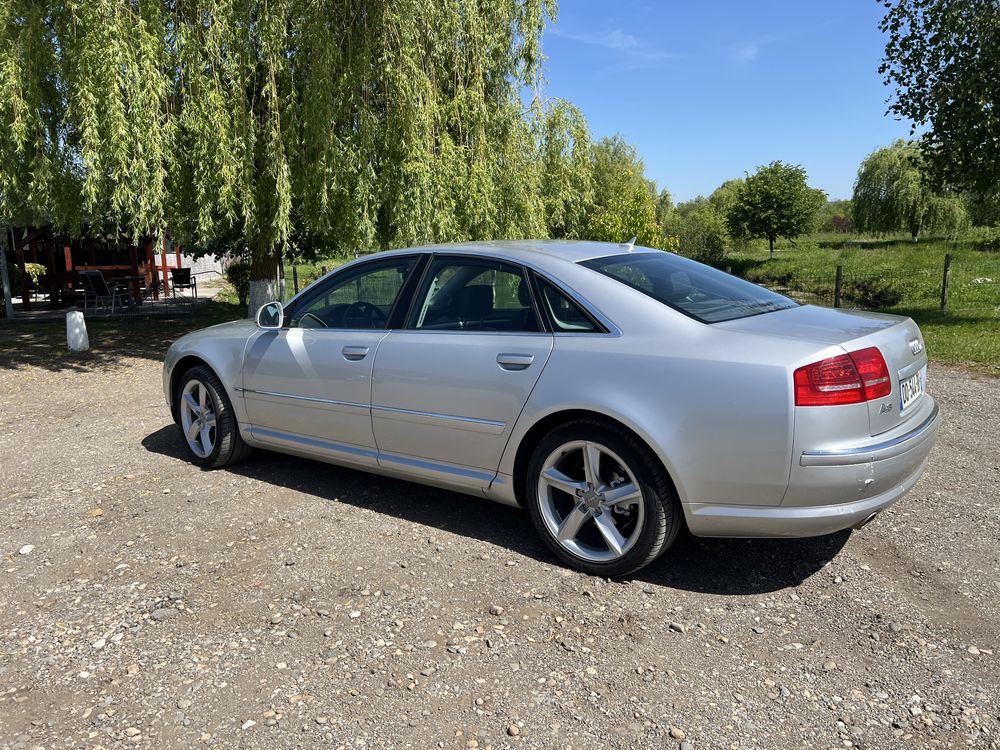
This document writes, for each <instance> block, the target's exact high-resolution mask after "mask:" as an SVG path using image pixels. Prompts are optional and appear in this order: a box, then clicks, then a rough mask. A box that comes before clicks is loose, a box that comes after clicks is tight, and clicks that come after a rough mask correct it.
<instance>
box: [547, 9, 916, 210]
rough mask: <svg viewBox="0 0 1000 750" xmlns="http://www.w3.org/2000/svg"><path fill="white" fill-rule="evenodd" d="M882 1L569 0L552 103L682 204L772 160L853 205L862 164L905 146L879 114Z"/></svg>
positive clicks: (551, 80) (552, 59) (561, 23)
mask: <svg viewBox="0 0 1000 750" xmlns="http://www.w3.org/2000/svg"><path fill="white" fill-rule="evenodd" d="M881 16H882V13H881V6H879V5H878V4H877V3H876V2H875V0H836V1H835V2H832V1H831V0H825V1H824V2H820V1H819V0H784V1H783V2H778V0H753V1H751V2H746V1H745V0H744V2H735V1H732V0H716V1H715V2H697V1H695V2H684V1H680V0H661V2H655V1H654V0H635V1H632V0H620V1H619V2H608V1H607V0H603V1H602V0H562V2H561V3H560V8H559V17H558V20H557V22H556V23H555V24H554V25H550V26H549V27H548V28H547V29H546V31H545V38H544V48H545V54H546V55H547V57H548V60H547V61H546V64H545V77H546V85H545V91H546V95H547V96H550V97H561V98H565V99H569V100H570V101H572V102H573V103H574V104H576V105H577V106H579V107H580V108H581V109H582V110H583V112H584V114H585V115H586V117H587V120H588V121H589V123H590V127H591V129H592V130H593V133H594V136H595V137H600V136H603V135H611V134H613V133H616V132H618V133H621V134H622V135H623V136H624V137H625V139H626V140H628V141H629V142H630V143H632V144H633V145H634V146H635V147H636V148H637V149H638V150H639V153H640V154H641V156H642V158H643V160H644V161H645V164H646V175H647V177H650V178H651V179H654V180H656V183H657V185H659V186H660V187H666V188H667V189H669V190H670V192H671V193H672V194H673V195H674V199H675V200H688V199H690V198H693V197H695V196H696V195H699V194H701V195H708V194H709V193H711V192H712V190H714V189H715V188H716V187H717V186H718V185H720V184H721V183H722V182H723V181H724V180H727V179H729V178H732V177H740V176H742V175H743V173H744V172H746V171H753V170H754V169H755V168H756V166H757V165H759V164H766V163H769V162H771V161H773V160H775V159H780V160H782V161H784V162H790V163H793V164H801V165H802V166H803V167H805V169H806V171H807V172H808V174H809V182H810V184H811V185H813V186H814V187H818V188H821V189H823V190H825V191H826V192H827V194H828V195H829V196H830V197H831V198H849V197H850V196H851V191H852V186H853V184H854V177H855V175H856V174H857V169H858V165H859V164H860V162H861V160H862V159H863V158H864V157H865V156H866V155H867V154H868V153H870V152H871V151H873V150H874V149H875V148H878V147H879V146H883V145H888V144H889V143H892V141H894V140H895V139H896V138H905V137H907V136H908V134H909V123H906V122H899V121H896V120H894V119H893V118H892V117H890V116H886V115H885V111H886V108H887V105H886V100H887V98H888V96H889V93H890V92H889V89H887V88H886V87H885V86H883V84H882V80H881V77H880V76H879V75H878V66H879V62H880V61H881V56H882V50H883V46H884V41H883V37H882V34H881V33H880V32H879V30H878V22H879V20H880V19H881Z"/></svg>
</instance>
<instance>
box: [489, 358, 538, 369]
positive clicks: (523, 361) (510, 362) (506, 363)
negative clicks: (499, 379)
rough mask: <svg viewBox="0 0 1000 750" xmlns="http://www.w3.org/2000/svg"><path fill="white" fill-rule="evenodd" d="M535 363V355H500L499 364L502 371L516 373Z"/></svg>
mask: <svg viewBox="0 0 1000 750" xmlns="http://www.w3.org/2000/svg"><path fill="white" fill-rule="evenodd" d="M534 361H535V355H534V354H498V355H497V364H498V365H500V367H501V369H504V370H510V371H511V372H515V371H517V370H525V369H527V367H528V365H530V364H531V363H532V362H534Z"/></svg>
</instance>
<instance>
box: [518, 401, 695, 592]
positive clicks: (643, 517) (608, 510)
mask: <svg viewBox="0 0 1000 750" xmlns="http://www.w3.org/2000/svg"><path fill="white" fill-rule="evenodd" d="M527 482H528V486H527V487H526V490H527V493H526V494H527V496H528V499H529V511H530V513H531V517H532V520H533V521H534V523H535V526H536V528H537V529H538V531H539V533H540V534H541V536H542V538H543V539H544V540H545V542H546V544H547V545H548V546H549V548H550V549H552V551H553V552H554V553H555V554H556V555H557V556H558V557H559V558H560V559H562V560H563V561H564V562H566V563H568V564H569V565H571V566H573V567H575V568H578V569H579V570H582V571H584V572H586V573H591V574H594V575H603V576H620V575H625V574H627V573H631V572H633V571H635V570H638V569H639V568H641V567H643V566H644V565H647V564H649V563H650V562H652V561H653V560H654V559H656V557H657V556H659V555H660V554H661V553H662V552H663V551H664V550H665V549H666V548H667V547H668V546H669V545H670V543H671V542H673V540H674V538H675V537H676V535H677V531H678V529H679V528H680V519H681V511H680V507H679V504H678V502H677V499H676V496H675V494H674V491H673V487H672V485H671V483H670V480H669V478H668V477H667V475H666V472H665V471H664V469H663V467H662V465H660V463H659V461H658V460H657V459H656V457H655V456H654V455H653V454H652V452H651V451H650V450H649V448H647V447H646V446H645V445H644V444H643V443H642V442H641V441H639V440H638V439H636V438H635V437H634V436H633V435H631V434H630V433H628V432H626V431H624V430H622V429H621V428H618V427H615V426H613V425H610V424H602V423H600V422H592V421H589V420H585V421H579V422H574V423H571V424H568V425H566V426H565V427H560V428H559V429H557V430H555V431H553V432H552V433H550V434H549V435H548V436H547V437H546V438H545V439H544V440H543V441H542V442H541V444H540V445H539V446H538V448H537V449H536V451H535V454H534V456H533V457H532V461H531V464H530V466H529V469H528V480H527Z"/></svg>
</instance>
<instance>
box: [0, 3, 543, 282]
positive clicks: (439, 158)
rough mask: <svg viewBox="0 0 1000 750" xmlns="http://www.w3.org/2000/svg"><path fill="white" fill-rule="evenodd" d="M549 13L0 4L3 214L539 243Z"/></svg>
mask: <svg viewBox="0 0 1000 750" xmlns="http://www.w3.org/2000/svg"><path fill="white" fill-rule="evenodd" d="M554 12H555V5H554V1H553V0H497V1H495V2H485V1H483V2H474V3H397V2H382V3H376V4H374V5H373V4H371V3H369V2H364V1H363V0H345V2H342V3H338V4H328V3H316V2H313V1H312V0H269V1H268V2H266V3H261V2H259V0H226V1H225V2H220V1H218V0H194V2H190V3H163V2H158V1H157V0H133V1H132V2H126V3H122V2H114V1H113V0H92V1H88V2H74V3H64V2H54V3H38V2H35V1H34V0H0V101H2V102H3V105H2V106H0V222H3V223H7V222H9V221H10V220H11V217H13V216H14V215H25V214H26V215H28V216H29V217H31V220H32V223H45V222H47V221H51V222H53V223H55V224H56V225H57V226H59V227H63V228H69V229H71V230H73V231H79V230H80V229H81V227H82V225H83V224H84V223H86V224H87V225H89V226H90V227H95V226H96V227H103V228H117V227H119V226H124V227H128V228H129V229H130V230H131V231H132V232H133V233H134V234H136V235H139V234H146V233H150V234H159V233H161V232H162V231H163V230H164V229H166V228H168V227H169V228H170V230H171V232H172V233H173V234H174V236H175V237H176V238H178V239H179V240H180V241H182V242H184V243H185V244H186V245H192V244H193V242H192V241H196V242H197V244H199V245H201V246H205V245H207V244H208V243H209V242H210V241H212V240H213V238H214V237H216V236H217V235H220V234H224V233H226V232H229V231H231V230H232V231H235V232H237V233H238V234H240V235H242V236H243V238H244V243H245V244H246V245H247V246H248V247H249V248H250V251H251V253H252V255H253V258H254V264H253V267H254V274H255V278H266V276H267V274H268V273H269V272H271V271H273V268H274V265H275V259H276V257H277V252H278V251H279V250H280V249H283V248H284V249H287V248H289V246H290V242H291V240H292V238H293V235H295V234H296V233H299V234H300V235H301V236H303V237H310V236H316V235H323V236H325V237H327V238H328V240H329V242H330V243H331V244H332V245H333V246H334V247H335V248H337V249H338V250H339V249H343V250H344V251H348V252H353V251H356V250H362V251H365V250H368V249H373V248H375V247H392V246H399V245H410V244H416V243H419V242H423V241H427V240H461V239H470V238H490V237H515V236H537V235H540V234H542V233H543V232H544V230H545V216H546V214H545V211H544V210H543V201H542V200H541V199H540V197H539V195H540V191H539V174H538V169H537V168H536V166H535V158H536V152H537V149H536V144H535V140H534V138H533V136H532V130H531V125H530V123H529V122H528V120H527V119H526V118H525V117H524V114H523V111H522V110H523V106H522V103H521V98H520V92H521V90H522V87H525V86H528V87H536V86H537V84H538V75H539V63H540V61H541V50H540V37H541V31H542V28H543V26H544V23H545V19H546V17H551V16H552V15H553V14H554Z"/></svg>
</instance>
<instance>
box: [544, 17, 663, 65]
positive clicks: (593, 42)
mask: <svg viewBox="0 0 1000 750" xmlns="http://www.w3.org/2000/svg"><path fill="white" fill-rule="evenodd" d="M549 33H551V34H552V35H553V36H557V37H559V38H560V39H568V40H570V41H573V42H579V43H581V44H588V45H590V46H592V47H601V48H603V49H606V50H609V51H611V52H614V53H615V54H616V55H617V56H618V58H619V59H618V61H617V62H618V63H620V64H623V65H626V66H628V67H652V66H655V65H656V64H657V63H660V62H663V61H665V60H670V59H673V58H675V57H677V55H675V54H672V53H670V52H667V51H666V50H664V49H660V48H659V47H655V46H653V45H651V44H649V43H648V42H646V41H644V40H642V39H640V38H639V37H637V36H635V35H633V34H628V33H626V32H624V31H622V30H621V29H620V28H609V29H605V30H604V31H599V32H591V31H571V30H569V29H563V28H561V27H559V26H551V27H549Z"/></svg>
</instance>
